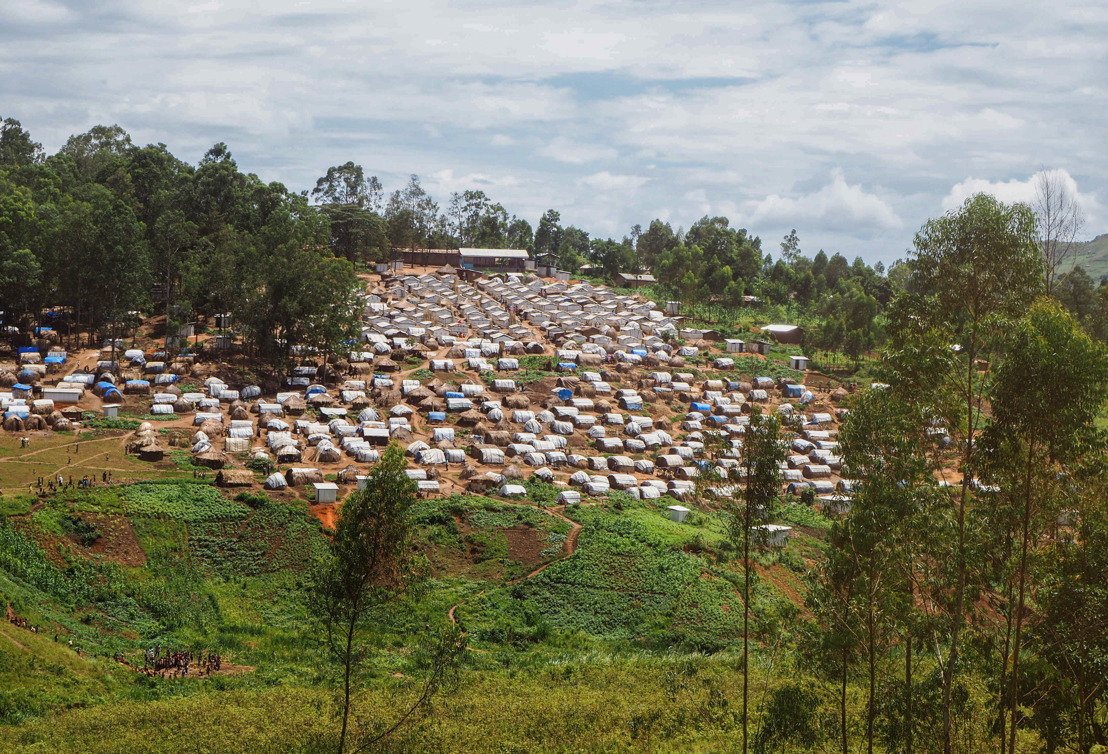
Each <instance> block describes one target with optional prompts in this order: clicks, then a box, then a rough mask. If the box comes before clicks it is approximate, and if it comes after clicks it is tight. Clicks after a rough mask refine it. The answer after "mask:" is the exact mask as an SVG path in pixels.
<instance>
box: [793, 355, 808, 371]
mask: <svg viewBox="0 0 1108 754" xmlns="http://www.w3.org/2000/svg"><path fill="white" fill-rule="evenodd" d="M809 361H810V359H809V358H808V357H807V356H790V357H789V366H790V367H791V368H793V369H798V370H800V371H801V372H803V371H804V370H805V369H807V368H808V362H809Z"/></svg>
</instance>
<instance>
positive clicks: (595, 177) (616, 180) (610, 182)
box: [577, 170, 650, 191]
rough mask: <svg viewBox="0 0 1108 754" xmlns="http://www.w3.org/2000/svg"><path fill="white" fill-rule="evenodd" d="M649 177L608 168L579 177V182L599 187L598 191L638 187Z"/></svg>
mask: <svg viewBox="0 0 1108 754" xmlns="http://www.w3.org/2000/svg"><path fill="white" fill-rule="evenodd" d="M649 180H650V179H649V178H646V177H644V176H641V175H615V174H612V173H609V172H608V171H607V170H604V171H601V172H599V173H593V174H592V175H589V176H585V177H584V178H579V179H578V180H577V183H578V184H579V185H581V186H588V187H589V188H593V189H597V190H598V191H625V190H630V189H637V188H639V187H641V186H643V185H644V184H645V183H646V182H647V181H649Z"/></svg>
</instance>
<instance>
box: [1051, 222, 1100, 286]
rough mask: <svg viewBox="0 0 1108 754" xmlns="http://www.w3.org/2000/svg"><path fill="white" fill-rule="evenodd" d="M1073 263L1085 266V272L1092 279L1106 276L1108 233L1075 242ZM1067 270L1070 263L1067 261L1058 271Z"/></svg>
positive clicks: (1063, 271)
mask: <svg viewBox="0 0 1108 754" xmlns="http://www.w3.org/2000/svg"><path fill="white" fill-rule="evenodd" d="M1073 263H1074V264H1078V265H1081V266H1082V267H1083V268H1085V272H1087V273H1089V276H1090V277H1092V278H1093V280H1099V279H1100V278H1102V277H1105V276H1108V233H1105V234H1104V235H1101V236H1097V237H1096V238H1094V239H1093V240H1091V241H1086V242H1084V243H1080V244H1077V251H1076V254H1075V255H1074V258H1073ZM1069 270H1070V263H1069V262H1067V263H1066V264H1064V265H1063V266H1062V269H1061V270H1060V272H1062V273H1065V272H1068V271H1069Z"/></svg>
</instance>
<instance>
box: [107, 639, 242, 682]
mask: <svg viewBox="0 0 1108 754" xmlns="http://www.w3.org/2000/svg"><path fill="white" fill-rule="evenodd" d="M116 661H117V662H126V659H125V658H124V656H123V653H122V652H120V653H119V655H118V657H117V658H116ZM193 663H195V664H196V674H197V676H198V677H200V678H203V677H204V676H206V675H208V676H210V675H212V674H213V673H218V672H219V670H220V668H221V667H222V666H223V656H222V655H218V654H216V653H215V652H200V653H199V654H198V655H196V654H193V651H192V650H191V649H184V650H174V649H173V648H172V647H166V649H165V652H164V653H163V652H162V646H161V645H160V644H158V645H157V646H155V647H154V648H152V649H148V650H146V652H144V653H143V659H142V672H143V673H146V674H147V675H160V676H164V677H167V678H177V677H181V678H188V675H189V667H190V666H191V665H192V664H193Z"/></svg>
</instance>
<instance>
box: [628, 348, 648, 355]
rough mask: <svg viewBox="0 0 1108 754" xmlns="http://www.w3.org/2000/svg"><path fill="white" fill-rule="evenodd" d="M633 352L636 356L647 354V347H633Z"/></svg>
mask: <svg viewBox="0 0 1108 754" xmlns="http://www.w3.org/2000/svg"><path fill="white" fill-rule="evenodd" d="M631 353H633V354H635V355H636V356H646V349H645V348H632V349H631Z"/></svg>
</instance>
